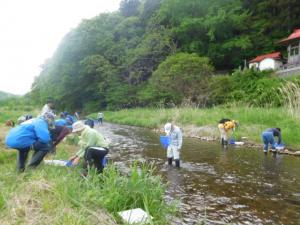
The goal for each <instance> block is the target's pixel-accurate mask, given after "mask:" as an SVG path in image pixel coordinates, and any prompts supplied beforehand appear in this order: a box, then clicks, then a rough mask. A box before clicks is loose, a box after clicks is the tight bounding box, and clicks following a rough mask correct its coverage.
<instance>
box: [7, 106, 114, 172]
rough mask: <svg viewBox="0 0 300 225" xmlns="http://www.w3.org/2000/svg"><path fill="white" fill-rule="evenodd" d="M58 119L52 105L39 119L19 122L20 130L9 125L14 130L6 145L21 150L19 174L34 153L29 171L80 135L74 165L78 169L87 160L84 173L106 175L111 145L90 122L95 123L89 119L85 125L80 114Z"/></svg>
mask: <svg viewBox="0 0 300 225" xmlns="http://www.w3.org/2000/svg"><path fill="white" fill-rule="evenodd" d="M55 117H56V115H55V112H54V104H53V102H52V101H48V102H47V104H45V105H44V107H43V109H42V111H41V114H40V115H39V116H38V117H36V118H33V117H32V116H28V115H26V116H22V121H18V125H17V126H14V124H12V123H11V122H9V123H8V122H7V125H10V126H11V127H12V129H11V130H10V131H9V133H8V134H7V136H6V140H5V143H6V145H7V146H8V147H9V148H12V149H16V150H18V156H17V169H18V171H20V172H23V171H24V170H25V166H26V161H27V158H28V154H29V152H30V150H33V151H34V152H33V155H32V158H31V160H30V161H29V163H28V167H33V168H34V167H36V166H38V165H39V164H40V163H41V162H42V160H43V159H44V157H45V156H46V155H47V154H48V153H52V154H54V153H55V152H56V146H57V145H58V144H59V143H60V142H61V141H62V140H63V139H64V138H65V137H66V136H67V135H68V134H70V133H77V134H78V135H79V136H80V137H79V139H80V141H79V146H80V149H79V151H78V152H77V153H76V154H75V155H74V156H71V157H70V163H71V164H72V165H78V163H79V161H80V159H81V158H83V159H84V162H83V168H84V173H86V172H87V170H88V168H91V167H95V168H96V169H97V171H98V172H102V170H103V164H102V163H101V162H102V160H103V158H104V157H105V155H106V154H107V153H108V141H107V140H106V139H105V138H104V137H103V136H102V135H101V134H100V133H99V132H97V131H96V130H95V129H93V127H94V124H91V122H90V121H92V120H89V119H88V120H86V121H85V122H83V121H81V120H79V114H78V113H75V114H74V115H70V114H68V112H62V113H61V114H60V118H59V119H55ZM101 118H103V115H102V117H101Z"/></svg>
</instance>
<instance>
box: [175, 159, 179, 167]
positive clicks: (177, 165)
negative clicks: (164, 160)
mask: <svg viewBox="0 0 300 225" xmlns="http://www.w3.org/2000/svg"><path fill="white" fill-rule="evenodd" d="M175 165H176V167H178V168H179V167H180V160H179V159H175Z"/></svg>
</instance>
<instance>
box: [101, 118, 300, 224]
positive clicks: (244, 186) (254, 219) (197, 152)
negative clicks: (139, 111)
mask: <svg viewBox="0 0 300 225" xmlns="http://www.w3.org/2000/svg"><path fill="white" fill-rule="evenodd" d="M96 128H97V129H99V131H100V132H101V133H103V134H104V136H106V137H108V138H110V139H111V142H112V147H111V150H110V154H109V158H110V159H111V160H112V161H113V162H114V163H115V164H117V165H119V166H120V167H122V168H124V169H126V168H128V165H130V163H131V162H132V161H135V160H137V161H147V162H152V163H154V164H155V165H156V167H157V173H158V174H160V175H161V176H162V177H163V179H164V181H165V182H166V183H167V184H168V186H167V187H168V188H167V192H166V196H165V198H166V199H167V200H168V201H172V200H175V199H176V200H178V201H179V210H180V212H181V216H178V217H176V218H172V219H171V224H201V221H202V222H203V221H205V223H206V224H300V158H299V157H298V158H297V157H293V156H284V155H273V154H268V155H267V156H265V155H264V154H263V152H262V151H259V150H257V149H249V148H245V147H233V146H230V147H229V148H228V149H223V148H221V146H220V145H219V144H218V143H214V142H205V141H200V140H198V139H193V138H184V140H183V148H182V154H181V159H182V160H181V168H180V169H177V168H175V167H169V166H167V165H166V152H165V150H164V149H163V148H162V147H161V146H160V144H159V135H158V134H156V133H153V132H151V131H150V130H148V129H144V128H137V127H130V126H121V125H116V124H109V123H105V124H104V125H102V126H100V127H98V126H96Z"/></svg>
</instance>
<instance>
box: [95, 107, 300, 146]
mask: <svg viewBox="0 0 300 225" xmlns="http://www.w3.org/2000/svg"><path fill="white" fill-rule="evenodd" d="M92 116H96V114H93V115H92ZM221 118H231V119H235V120H238V121H239V124H240V125H239V128H238V129H237V131H236V138H237V139H239V138H241V137H247V138H248V140H250V141H253V142H256V143H261V137H260V135H261V133H262V131H263V130H265V129H266V128H269V127H280V128H281V129H282V137H283V141H284V142H285V143H286V144H287V146H288V147H291V148H296V149H299V148H300V137H299V135H298V134H299V133H300V121H299V119H298V118H296V117H294V116H292V114H290V113H289V112H288V110H286V109H284V108H254V107H245V106H244V107H238V106H230V107H214V108H209V109H197V108H172V109H160V108H158V109H139V108H138V109H126V110H121V111H117V112H105V120H106V121H110V122H114V123H119V124H127V125H134V126H141V127H148V128H162V127H163V125H164V123H166V122H167V121H173V122H175V123H176V124H178V125H179V126H181V127H182V128H183V130H184V133H185V134H189V133H190V129H194V128H195V127H204V126H205V127H207V128H209V129H204V130H203V131H201V132H202V133H198V135H199V136H201V135H212V136H217V137H218V136H219V134H218V130H217V123H218V121H219V120H220V119H221ZM199 132H200V131H199Z"/></svg>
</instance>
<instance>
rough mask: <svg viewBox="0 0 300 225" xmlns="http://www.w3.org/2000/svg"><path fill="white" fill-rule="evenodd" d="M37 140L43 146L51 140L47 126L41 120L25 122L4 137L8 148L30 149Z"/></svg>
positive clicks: (35, 119)
mask: <svg viewBox="0 0 300 225" xmlns="http://www.w3.org/2000/svg"><path fill="white" fill-rule="evenodd" d="M37 140H39V141H40V142H42V143H44V144H47V143H48V142H49V141H50V140H51V138H50V132H49V130H48V124H47V122H46V121H45V120H44V119H42V118H34V119H31V120H27V121H25V122H23V123H22V124H20V125H19V126H17V127H15V128H12V129H11V130H10V131H9V133H8V134H7V136H6V139H5V143H6V145H7V146H8V147H10V148H15V149H22V148H27V147H30V146H31V145H32V144H33V143H35V142H36V141H37Z"/></svg>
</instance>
